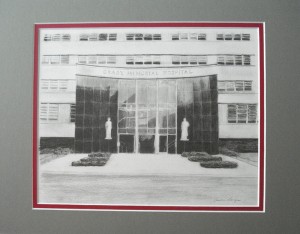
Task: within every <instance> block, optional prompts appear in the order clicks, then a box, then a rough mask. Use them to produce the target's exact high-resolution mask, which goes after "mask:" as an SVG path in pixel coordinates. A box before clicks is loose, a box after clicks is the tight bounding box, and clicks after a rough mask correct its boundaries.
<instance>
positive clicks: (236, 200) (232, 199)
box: [216, 197, 241, 203]
mask: <svg viewBox="0 0 300 234" xmlns="http://www.w3.org/2000/svg"><path fill="white" fill-rule="evenodd" d="M216 201H232V202H233V203H236V202H238V201H241V200H239V199H235V198H232V197H229V198H223V199H216Z"/></svg>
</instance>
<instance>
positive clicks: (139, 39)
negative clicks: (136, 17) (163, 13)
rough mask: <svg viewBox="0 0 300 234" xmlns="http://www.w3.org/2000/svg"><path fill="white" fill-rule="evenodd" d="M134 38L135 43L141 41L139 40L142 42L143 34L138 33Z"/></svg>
mask: <svg viewBox="0 0 300 234" xmlns="http://www.w3.org/2000/svg"><path fill="white" fill-rule="evenodd" d="M134 36H135V40H136V41H141V40H143V34H140V33H139V34H135V35H134Z"/></svg>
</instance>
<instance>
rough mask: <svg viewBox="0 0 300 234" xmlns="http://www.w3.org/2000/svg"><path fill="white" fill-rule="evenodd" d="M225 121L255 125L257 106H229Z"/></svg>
mask: <svg viewBox="0 0 300 234" xmlns="http://www.w3.org/2000/svg"><path fill="white" fill-rule="evenodd" d="M227 121H228V123H257V105H256V104H229V105H228V109H227Z"/></svg>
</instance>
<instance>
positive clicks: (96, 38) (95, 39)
mask: <svg viewBox="0 0 300 234" xmlns="http://www.w3.org/2000/svg"><path fill="white" fill-rule="evenodd" d="M89 41H98V35H97V34H96V33H92V34H90V35H89Z"/></svg>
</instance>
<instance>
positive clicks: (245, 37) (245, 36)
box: [242, 34, 250, 41]
mask: <svg viewBox="0 0 300 234" xmlns="http://www.w3.org/2000/svg"><path fill="white" fill-rule="evenodd" d="M242 40H243V41H250V34H242Z"/></svg>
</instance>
